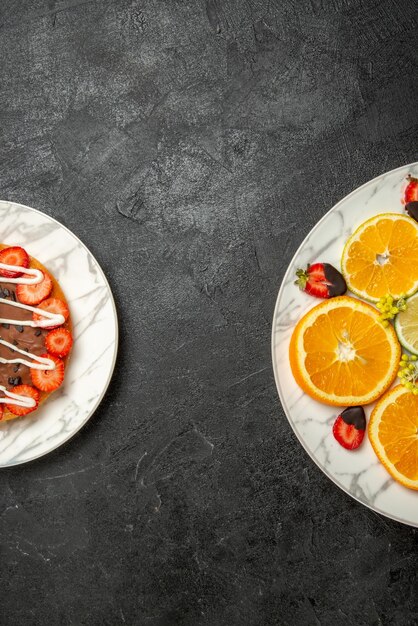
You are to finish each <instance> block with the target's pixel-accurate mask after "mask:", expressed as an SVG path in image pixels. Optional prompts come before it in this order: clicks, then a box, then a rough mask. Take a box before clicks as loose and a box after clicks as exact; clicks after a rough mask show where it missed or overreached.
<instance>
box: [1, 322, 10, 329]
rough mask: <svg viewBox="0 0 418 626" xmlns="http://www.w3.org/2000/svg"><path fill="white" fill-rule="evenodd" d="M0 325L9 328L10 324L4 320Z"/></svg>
mask: <svg viewBox="0 0 418 626" xmlns="http://www.w3.org/2000/svg"><path fill="white" fill-rule="evenodd" d="M2 326H3V328H10V324H6V322H4V323H3V324H2Z"/></svg>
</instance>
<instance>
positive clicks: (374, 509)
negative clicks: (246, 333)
mask: <svg viewBox="0 0 418 626" xmlns="http://www.w3.org/2000/svg"><path fill="white" fill-rule="evenodd" d="M416 166H418V161H412V162H411V163H405V164H404V165H400V166H399V167H395V168H393V169H391V170H388V171H387V172H383V173H382V174H378V176H375V177H374V178H371V179H370V180H368V181H366V182H365V183H363V184H362V185H360V186H359V187H356V188H355V189H353V191H350V193H348V194H347V195H346V196H344V197H343V198H341V200H339V201H338V202H337V203H336V204H334V205H333V206H332V207H331V208H330V209H329V210H328V211H327V212H326V213H324V215H323V216H322V217H321V218H320V219H319V220H318V221H317V222H316V223H315V224H314V226H313V227H312V228H311V229H310V231H309V232H308V233H307V234H306V236H305V237H304V239H303V240H302V242H301V244H300V245H299V246H298V248H297V249H296V251H295V252H294V254H293V256H292V258H291V259H290V261H289V263H288V265H287V269H286V271H285V273H284V275H283V278H282V281H281V284H280V287H279V291H278V293H277V298H276V303H275V305H274V312H273V320H272V326H271V360H272V364H273V374H274V382H275V384H276V390H277V393H278V395H279V400H280V404H281V407H282V409H283V412H284V414H285V416H286V418H287V421H288V422H289V424H290V426H291V428H292V431H293V433H294V434H295V435H296V438H297V439H298V441H299V443H300V444H301V446H302V448H303V449H304V450H305V452H306V453H307V455H308V456H309V458H310V459H311V460H312V461H313V462H314V463H315V465H316V466H317V467H318V468H319V470H320V471H321V472H322V473H323V474H325V476H326V477H327V478H329V479H330V480H331V481H332V482H333V483H334V484H335V485H336V486H337V487H339V488H340V489H341V490H342V491H344V492H345V493H346V494H347V495H348V496H349V497H350V498H353V499H354V500H356V501H357V502H359V503H360V504H361V505H363V506H365V507H367V508H368V509H369V510H370V511H372V512H373V513H378V514H379V515H382V516H383V517H386V518H387V519H390V520H393V521H395V522H398V523H400V524H404V525H406V526H410V527H411V528H418V520H417V522H415V523H414V522H409V521H406V520H404V519H401V518H400V517H397V516H396V515H389V514H388V513H387V512H385V511H382V510H380V508H379V507H377V506H374V505H372V504H370V503H368V502H363V501H362V500H360V498H358V497H357V496H356V495H354V494H352V493H351V492H350V491H349V490H348V489H347V488H346V487H345V486H344V485H342V484H340V483H339V482H338V480H337V479H336V478H335V477H334V476H333V475H332V474H331V473H330V472H329V471H328V470H327V469H326V468H325V467H322V466H321V465H320V463H319V461H318V460H317V459H316V458H315V457H314V456H313V455H312V454H311V452H310V450H309V449H308V447H307V445H306V444H305V442H304V441H303V439H302V438H301V436H300V435H299V433H298V432H297V430H296V428H295V427H294V425H293V422H292V419H291V417H290V415H289V411H288V409H287V406H286V404H285V402H284V398H283V394H282V390H281V387H280V384H279V375H278V372H277V368H276V359H275V346H274V330H275V323H276V318H277V311H278V307H279V302H280V300H281V297H282V292H283V290H284V285H285V282H286V281H287V278H288V276H289V274H290V269H291V266H292V264H293V260H294V259H295V257H296V256H297V255H298V254H299V252H300V251H301V250H302V248H303V247H304V246H305V244H306V241H307V240H308V238H309V237H310V236H311V235H312V233H314V232H315V231H316V230H317V228H319V227H320V225H321V224H322V223H323V221H325V219H326V218H327V217H328V215H330V213H332V212H333V211H334V209H336V208H338V207H339V205H340V204H342V202H345V201H346V200H347V199H348V198H351V197H352V196H354V195H355V194H356V193H358V192H359V191H361V190H362V189H363V188H364V187H367V186H368V185H370V184H372V183H375V182H377V181H378V180H379V179H380V178H383V177H384V176H387V175H389V174H394V173H395V172H397V171H400V170H404V169H407V168H409V167H416Z"/></svg>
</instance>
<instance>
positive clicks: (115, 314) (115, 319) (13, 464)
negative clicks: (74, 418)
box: [0, 199, 119, 469]
mask: <svg viewBox="0 0 418 626" xmlns="http://www.w3.org/2000/svg"><path fill="white" fill-rule="evenodd" d="M3 203H5V204H9V205H10V204H11V205H14V206H15V207H23V208H24V209H28V210H29V211H33V212H34V213H39V214H40V215H42V217H45V218H47V219H49V220H51V221H52V222H55V224H57V225H58V226H60V228H63V229H64V230H66V231H67V233H69V234H70V235H71V237H73V238H74V239H75V240H76V241H77V242H78V243H79V244H80V245H81V246H82V247H83V248H84V249H85V251H86V252H87V254H89V255H90V256H91V257H92V258H93V260H94V261H95V263H96V265H97V267H98V269H99V273H100V275H101V277H102V279H103V281H104V284H105V286H106V287H107V289H108V291H109V295H110V303H111V306H112V311H113V323H114V330H115V344H114V350H113V356H112V363H111V367H110V371H109V375H108V377H107V380H106V383H105V384H104V386H103V389H102V391H101V393H100V394H99V396H98V397H97V399H96V401H95V403H94V405H93V407H92V408H91V410H90V411H89V412H88V413H87V415H86V417H85V419H84V420H83V421H82V422H81V423H80V424H79V425H78V428H77V430H74V431H72V432H71V433H69V435H68V436H67V437H66V438H65V439H63V440H62V441H60V442H59V443H57V445H54V446H52V447H51V448H49V449H48V450H46V451H44V452H41V453H40V454H36V455H34V456H32V457H30V458H29V459H23V460H20V461H19V460H18V461H11V462H10V463H7V464H0V469H7V468H10V467H16V466H17V465H23V464H24V463H31V462H32V461H36V460H37V459H40V458H42V457H43V456H46V455H47V454H49V453H50V452H53V451H54V450H57V449H58V448H60V447H61V446H63V445H64V444H66V443H68V441H70V439H72V438H73V437H74V436H75V435H76V434H77V433H78V432H80V430H81V429H82V428H83V427H84V426H85V425H86V424H87V422H88V421H89V419H90V418H91V417H92V416H93V414H94V413H95V412H96V411H97V409H98V407H99V405H100V403H101V402H102V400H103V398H104V396H105V394H106V392H107V390H108V388H109V385H110V381H111V380H112V377H113V373H114V371H115V366H116V360H117V357H118V351H119V320H118V312H117V309H116V303H115V299H114V297H113V292H112V289H111V287H110V284H109V281H108V280H107V278H106V275H105V273H104V271H103V270H102V268H101V265H100V263H99V262H98V260H97V259H96V257H95V256H94V254H93V253H92V252H91V251H90V250H89V248H88V247H87V246H86V244H85V243H83V242H82V241H81V239H80V238H79V237H77V235H76V234H75V233H73V232H72V231H71V230H70V229H69V228H68V227H67V226H65V224H62V223H61V222H60V221H59V220H57V219H55V217H51V216H50V215H48V214H47V213H44V212H43V211H40V210H39V209H34V208H33V207H30V206H28V205H27V204H21V203H20V202H14V201H12V200H2V199H0V205H1V204H3Z"/></svg>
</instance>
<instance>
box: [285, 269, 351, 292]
mask: <svg viewBox="0 0 418 626" xmlns="http://www.w3.org/2000/svg"><path fill="white" fill-rule="evenodd" d="M296 276H297V280H296V281H295V285H297V286H298V287H299V289H301V290H302V291H304V292H305V293H308V294H309V295H310V296H315V298H334V297H335V296H342V295H343V294H344V293H345V292H346V291H347V284H346V282H345V280H344V277H343V276H342V274H340V272H339V271H338V270H336V269H335V267H334V266H333V265H330V264H329V263H314V264H313V265H308V267H307V268H306V270H302V269H299V270H297V272H296Z"/></svg>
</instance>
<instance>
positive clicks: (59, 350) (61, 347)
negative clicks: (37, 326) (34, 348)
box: [45, 328, 73, 359]
mask: <svg viewBox="0 0 418 626" xmlns="http://www.w3.org/2000/svg"><path fill="white" fill-rule="evenodd" d="M45 345H46V349H47V350H48V352H50V353H51V354H54V355H55V356H59V357H60V358H61V359H62V358H63V357H65V356H67V354H68V353H69V351H70V350H71V346H72V345H73V338H72V336H71V333H70V331H69V330H67V329H66V328H56V329H55V330H51V332H50V333H48V334H47V336H46V337H45Z"/></svg>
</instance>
